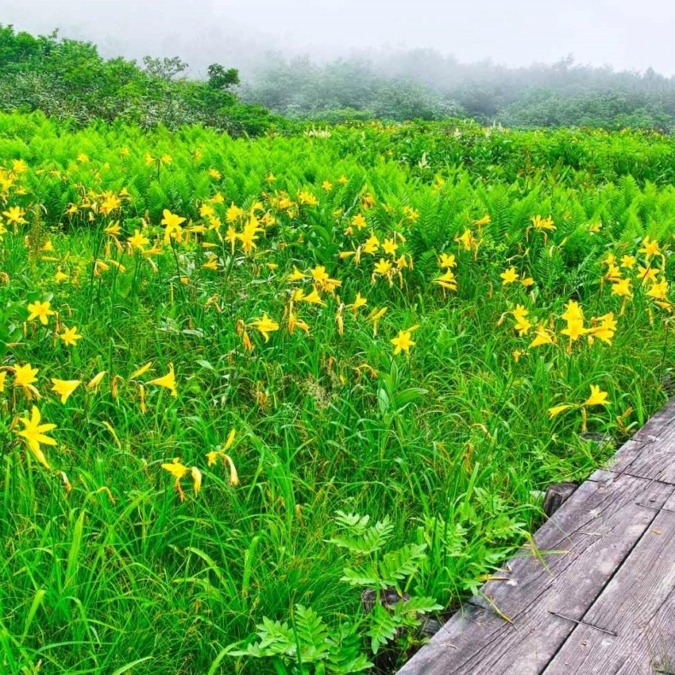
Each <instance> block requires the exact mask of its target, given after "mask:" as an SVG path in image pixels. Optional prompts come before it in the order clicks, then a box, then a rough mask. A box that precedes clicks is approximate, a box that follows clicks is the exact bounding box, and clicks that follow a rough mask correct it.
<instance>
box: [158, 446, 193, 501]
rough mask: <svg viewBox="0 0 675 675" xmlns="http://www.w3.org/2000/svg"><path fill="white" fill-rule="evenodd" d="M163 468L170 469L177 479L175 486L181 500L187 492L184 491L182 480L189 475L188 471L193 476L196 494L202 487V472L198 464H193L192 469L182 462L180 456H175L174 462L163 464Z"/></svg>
mask: <svg viewBox="0 0 675 675" xmlns="http://www.w3.org/2000/svg"><path fill="white" fill-rule="evenodd" d="M162 469H164V470H165V471H168V472H169V473H170V474H171V475H172V476H173V477H174V478H175V479H176V480H175V482H174V487H175V488H176V490H177V492H178V496H179V497H180V500H181V501H184V500H185V492H183V488H182V486H181V484H180V482H181V480H182V479H183V478H185V476H187V475H188V473H189V474H191V476H192V481H193V483H194V490H195V494H199V491H200V490H201V488H202V473H201V471H200V470H199V469H198V468H197V467H196V466H193V467H192V469H190V468H189V467H187V466H185V464H181V462H180V460H179V459H178V457H174V460H173V462H171V463H166V464H162Z"/></svg>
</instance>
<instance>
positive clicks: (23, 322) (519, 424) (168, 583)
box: [0, 114, 675, 675]
mask: <svg viewBox="0 0 675 675" xmlns="http://www.w3.org/2000/svg"><path fill="white" fill-rule="evenodd" d="M674 158H675V141H673V140H671V139H670V138H667V137H661V136H656V135H647V134H633V133H624V132H618V133H604V132H588V133H587V132H582V131H564V130H563V131H559V132H547V133H538V132H506V131H503V130H498V129H492V130H485V129H482V128H480V127H477V126H475V125H468V124H467V125H465V126H462V125H460V126H459V127H458V126H456V125H451V126H448V125H440V124H439V125H430V126H418V125H413V124H407V125H400V126H395V127H387V126H383V125H381V124H371V125H366V126H355V127H334V128H328V129H322V130H318V131H315V130H303V129H302V128H300V127H299V128H298V130H297V131H296V132H294V133H288V134H287V135H284V136H281V135H269V136H266V137H262V138H258V139H255V140H248V139H237V140H233V139H231V138H229V137H227V136H224V135H220V134H218V133H216V132H214V131H210V130H205V129H203V128H200V127H185V128H182V129H180V130H178V131H175V132H168V131H166V130H161V129H159V130H155V131H146V132H142V131H140V130H138V129H137V128H135V127H132V126H124V125H122V124H119V123H118V124H111V125H108V126H105V125H93V126H89V127H85V128H84V129H79V130H76V129H71V128H69V127H68V126H67V125H66V124H65V123H61V124H59V123H56V122H52V121H48V120H47V119H46V118H45V117H43V116H42V115H40V114H34V115H20V114H16V115H3V116H0V214H1V215H0V218H1V220H0V223H1V226H0V232H1V233H2V236H1V242H0V256H1V265H0V314H1V316H2V321H0V334H1V341H0V351H1V353H2V354H1V356H2V359H1V365H0V410H1V413H0V433H1V434H2V455H1V459H2V467H1V470H0V500H1V507H0V541H1V546H2V553H1V555H0V670H1V671H2V672H3V673H37V672H44V673H115V674H118V675H121V673H125V672H128V673H211V674H213V673H229V672H243V673H277V674H290V673H314V672H316V673H351V672H368V671H371V672H389V671H391V670H392V669H394V668H395V667H396V665H400V664H401V663H402V662H403V661H404V660H405V659H406V658H407V657H408V656H409V655H410V654H411V653H412V652H413V651H414V649H416V648H417V647H419V645H420V644H421V643H422V642H423V640H424V635H425V628H426V627H428V624H429V618H430V617H434V618H436V619H439V620H442V618H443V617H444V616H446V615H447V612H449V611H452V609H453V608H456V607H457V606H458V603H459V601H460V600H462V599H463V598H466V597H468V596H469V595H470V594H471V593H472V592H474V591H475V590H476V589H477V588H478V587H479V586H480V585H481V584H482V583H483V582H484V581H485V580H486V579H487V578H488V577H489V575H490V574H491V573H492V572H494V570H495V569H496V568H497V567H498V566H499V564H500V563H501V562H503V561H504V560H505V559H506V558H507V557H508V556H509V555H510V554H512V553H513V552H514V551H515V550H516V548H517V547H519V546H521V545H523V544H526V543H527V542H528V541H531V540H530V539H529V538H530V533H531V532H533V531H534V530H535V529H536V528H537V526H538V525H539V524H540V523H541V522H542V519H543V514H542V511H541V504H542V492H543V490H545V489H546V487H547V486H548V485H549V484H550V483H552V482H557V481H562V480H578V481H580V480H584V479H585V478H586V477H587V476H588V475H589V474H590V473H591V472H592V471H593V470H594V469H595V468H596V467H598V466H601V465H602V464H603V462H605V461H606V460H607V459H609V458H610V457H611V455H612V454H613V452H614V451H615V449H616V448H617V446H618V445H619V444H621V443H622V442H623V441H625V440H626V438H628V437H629V436H630V435H631V434H632V433H634V431H635V430H636V429H638V428H639V427H640V426H641V425H642V424H644V422H645V421H646V420H647V419H648V417H649V416H650V415H651V414H653V413H654V412H655V411H656V410H658V409H659V408H660V407H661V406H662V405H663V404H664V402H665V401H666V400H667V398H668V396H669V393H671V392H672V391H673V390H675V383H674V382H673V372H672V371H673V365H674V363H673V357H674V355H675V350H674V349H673V344H675V336H674V335H673V330H674V323H673V301H674V296H673V292H672V290H671V286H672V281H673V274H674V272H675V260H674V259H673V257H672V251H673V248H674V247H675V239H674V237H673V234H674V233H675V188H673V186H672V180H673V178H674V177H673V170H674V169H673V167H675V162H674V161H673V160H674ZM532 554H533V555H536V554H537V551H536V550H535V549H534V547H533V548H532ZM427 632H428V631H427Z"/></svg>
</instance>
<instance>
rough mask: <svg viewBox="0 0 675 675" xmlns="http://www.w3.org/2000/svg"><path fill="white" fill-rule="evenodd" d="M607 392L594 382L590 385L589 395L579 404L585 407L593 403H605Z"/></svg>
mask: <svg viewBox="0 0 675 675" xmlns="http://www.w3.org/2000/svg"><path fill="white" fill-rule="evenodd" d="M607 396H608V394H607V392H606V391H602V389H600V387H598V386H596V385H595V384H592V385H591V395H590V396H589V397H588V398H587V399H586V400H585V401H584V402H583V403H582V404H581V405H582V406H584V407H585V408H588V407H589V406H594V405H607Z"/></svg>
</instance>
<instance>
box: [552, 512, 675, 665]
mask: <svg viewBox="0 0 675 675" xmlns="http://www.w3.org/2000/svg"><path fill="white" fill-rule="evenodd" d="M674 594H675V512H666V511H662V512H661V513H659V514H658V516H657V517H656V518H655V519H654V521H653V523H652V524H651V525H650V526H649V527H648V528H647V530H646V531H645V533H644V535H643V536H642V538H641V539H640V541H639V542H638V544H637V545H636V546H635V548H634V549H633V551H631V554H630V555H629V556H628V558H627V559H626V560H625V562H624V563H623V565H622V566H621V567H620V568H619V570H618V571H617V573H616V575H615V576H614V577H613V578H612V580H611V582H610V583H609V584H608V586H607V588H606V589H605V590H604V591H603V592H602V593H601V595H600V596H599V597H598V599H597V600H596V601H595V602H594V603H593V605H592V606H591V607H590V609H589V610H588V612H586V614H585V616H584V622H585V623H586V624H588V625H579V626H577V627H576V628H575V629H574V630H573V631H572V633H571V635H570V637H569V638H568V639H567V640H566V642H565V644H564V646H563V648H562V649H561V650H560V652H559V653H558V654H557V655H556V656H555V658H554V659H553V661H552V662H551V664H550V665H549V666H548V668H547V669H546V670H545V671H544V672H545V673H546V675H563V673H565V674H568V673H583V674H584V675H586V674H587V673H589V674H591V673H598V674H600V673H603V674H604V673H616V672H618V671H619V669H623V672H633V673H652V672H654V670H655V668H656V669H663V670H666V672H669V671H668V670H667V668H668V667H671V666H672V668H671V670H670V672H675V640H674V639H673V638H674V637H675V607H673V606H672V602H673V597H674ZM669 607H670V612H671V613H670V616H669V617H668V616H667V613H668V608H669ZM598 628H602V629H603V631H606V632H601V631H599V630H598ZM610 633H613V634H614V635H610Z"/></svg>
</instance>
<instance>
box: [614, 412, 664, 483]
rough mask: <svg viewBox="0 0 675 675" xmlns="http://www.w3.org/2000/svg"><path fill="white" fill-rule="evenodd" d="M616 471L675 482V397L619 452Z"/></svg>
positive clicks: (616, 456) (615, 464)
mask: <svg viewBox="0 0 675 675" xmlns="http://www.w3.org/2000/svg"><path fill="white" fill-rule="evenodd" d="M615 459H616V462H615V463H614V464H613V465H612V466H611V467H610V469H611V470H612V471H613V472H615V473H627V474H630V475H631V476H640V477H641V478H651V479H654V480H660V481H663V482H665V483H671V484H675V399H673V400H671V401H670V403H668V405H666V406H665V407H664V408H663V409H662V410H661V411H660V412H658V413H657V414H656V415H654V417H652V418H651V419H650V420H649V422H647V424H645V426H644V427H642V429H640V431H638V432H637V433H636V434H635V435H634V436H633V437H632V438H631V439H630V440H629V441H627V442H626V443H625V444H624V445H623V446H622V447H621V449H620V450H619V451H618V452H617V453H616V455H615Z"/></svg>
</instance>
